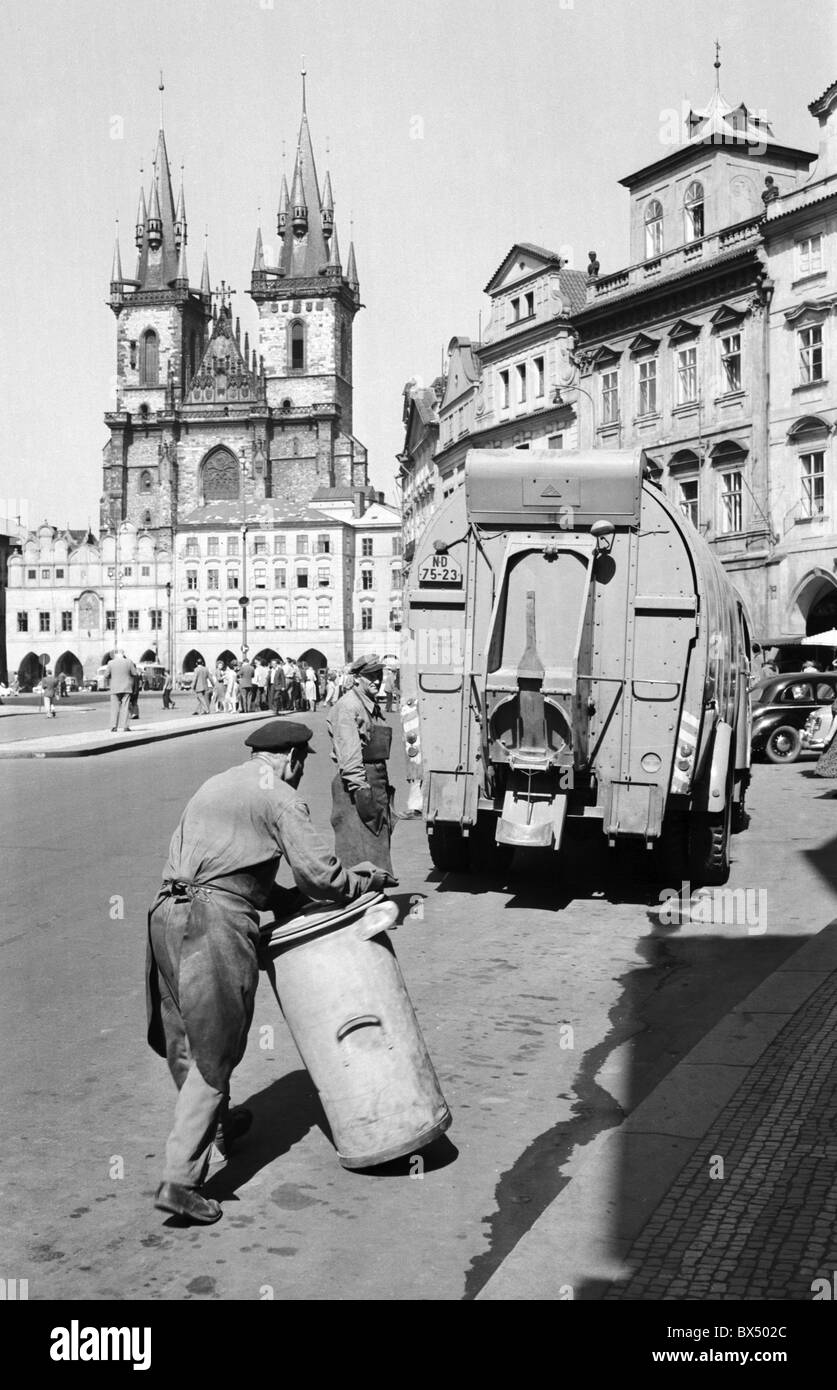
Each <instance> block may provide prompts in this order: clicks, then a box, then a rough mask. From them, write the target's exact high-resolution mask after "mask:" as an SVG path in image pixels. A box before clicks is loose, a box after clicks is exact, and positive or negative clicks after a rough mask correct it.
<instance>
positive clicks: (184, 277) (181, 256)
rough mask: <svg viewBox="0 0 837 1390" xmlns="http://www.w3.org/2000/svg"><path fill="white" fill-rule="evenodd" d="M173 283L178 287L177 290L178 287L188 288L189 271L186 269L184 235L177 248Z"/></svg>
mask: <svg viewBox="0 0 837 1390" xmlns="http://www.w3.org/2000/svg"><path fill="white" fill-rule="evenodd" d="M175 285H176V286H177V288H178V289H179V290H180V289H183V290H188V288H189V271H188V269H187V268H186V238H185V236H184V238H183V240H182V241H181V243H180V250H179V252H178V256H177V276H176V278H175Z"/></svg>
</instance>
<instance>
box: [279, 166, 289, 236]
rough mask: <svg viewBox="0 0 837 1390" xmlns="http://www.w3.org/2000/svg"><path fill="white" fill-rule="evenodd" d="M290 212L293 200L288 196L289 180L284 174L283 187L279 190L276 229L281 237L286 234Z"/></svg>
mask: <svg viewBox="0 0 837 1390" xmlns="http://www.w3.org/2000/svg"><path fill="white" fill-rule="evenodd" d="M290 212H291V200H290V198H289V197H288V180H287V179H286V178H285V175H284V174H283V175H282V187H281V189H280V190H279V213H278V216H277V218H276V230H277V231H278V233H279V235H280V236H281V237H283V236H284V235H285V229H286V227H287V225H288V218H289V217H290Z"/></svg>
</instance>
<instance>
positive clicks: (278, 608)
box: [273, 602, 288, 629]
mask: <svg viewBox="0 0 837 1390" xmlns="http://www.w3.org/2000/svg"><path fill="white" fill-rule="evenodd" d="M273 626H274V627H276V628H279V629H282V628H286V627H287V626H288V605H287V604H286V603H280V602H277V603H274V605H273Z"/></svg>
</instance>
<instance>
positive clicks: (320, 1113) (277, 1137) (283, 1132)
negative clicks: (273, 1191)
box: [204, 1070, 333, 1198]
mask: <svg viewBox="0 0 837 1390" xmlns="http://www.w3.org/2000/svg"><path fill="white" fill-rule="evenodd" d="M244 1104H245V1105H246V1107H247V1109H248V1110H251V1111H252V1113H253V1125H252V1128H251V1130H250V1131H249V1133H248V1134H247V1135H246V1136H245V1137H244V1138H243V1139H242V1140H241V1141H240V1142H239V1144H238V1145H237V1146H236V1148H235V1149H234V1150H233V1152H232V1153H231V1154H230V1157H229V1160H228V1162H227V1165H226V1167H225V1168H224V1169H223V1170H222V1171H221V1172H219V1173H216V1174H215V1175H214V1176H213V1177H212V1178H210V1180H209V1182H208V1183H207V1184H206V1187H205V1189H204V1191H205V1193H206V1195H207V1196H208V1197H216V1198H220V1197H229V1196H231V1195H232V1194H233V1193H234V1192H236V1191H237V1190H238V1189H239V1188H240V1187H244V1186H245V1184H246V1183H248V1182H249V1181H250V1179H251V1178H252V1177H254V1176H255V1174H256V1173H258V1172H260V1170H261V1169H262V1168H266V1167H267V1166H268V1165H269V1164H271V1163H273V1161H274V1160H275V1159H277V1158H281V1157H282V1155H283V1154H286V1153H287V1152H288V1151H289V1149H292V1148H293V1146H294V1144H298V1143H299V1142H300V1140H301V1139H304V1138H305V1136H306V1134H308V1133H309V1131H310V1130H312V1129H320V1130H322V1132H323V1134H324V1135H325V1137H326V1138H327V1139H328V1142H329V1143H330V1144H331V1143H333V1140H332V1137H331V1130H330V1129H329V1126H328V1121H327V1120H326V1117H325V1112H324V1110H323V1107H322V1105H321V1104H320V1098H319V1096H318V1095H317V1091H316V1088H315V1086H314V1083H313V1081H312V1080H311V1078H310V1076H309V1075H308V1073H307V1071H302V1070H298V1071H292V1072H289V1073H288V1074H287V1075H286V1076H281V1077H280V1078H279V1080H278V1081H273V1082H271V1084H270V1085H269V1086H267V1087H266V1088H265V1090H263V1091H259V1092H258V1093H257V1094H256V1095H255V1096H250V1097H249V1099H248V1100H246V1101H245V1102H244Z"/></svg>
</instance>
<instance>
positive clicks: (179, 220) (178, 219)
mask: <svg viewBox="0 0 837 1390" xmlns="http://www.w3.org/2000/svg"><path fill="white" fill-rule="evenodd" d="M174 239H175V242H176V243H177V249H178V251H179V250H180V246H181V243H183V244H184V245H185V243H186V241H187V233H186V198H185V195H184V192H183V170H182V169H181V171H180V193H179V194H178V198H177V212H176V213H175V215H174Z"/></svg>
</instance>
